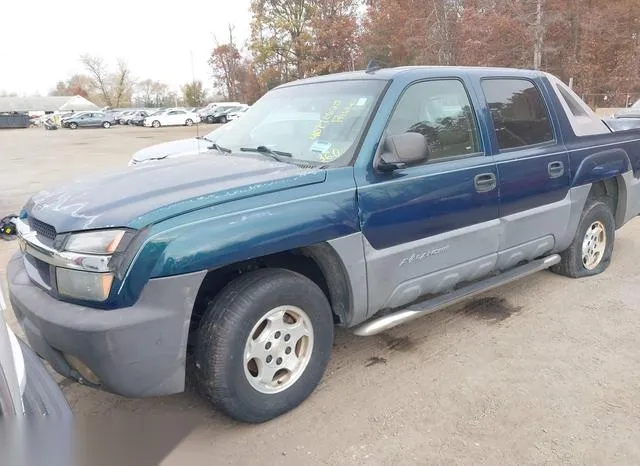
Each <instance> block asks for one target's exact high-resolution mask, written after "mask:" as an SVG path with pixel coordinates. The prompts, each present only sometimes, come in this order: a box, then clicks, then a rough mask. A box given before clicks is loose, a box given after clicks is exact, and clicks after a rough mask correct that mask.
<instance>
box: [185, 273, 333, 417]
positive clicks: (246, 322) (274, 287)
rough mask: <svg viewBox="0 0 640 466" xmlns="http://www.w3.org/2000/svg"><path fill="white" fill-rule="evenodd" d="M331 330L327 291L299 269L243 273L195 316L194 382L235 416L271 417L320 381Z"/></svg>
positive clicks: (293, 404)
mask: <svg viewBox="0 0 640 466" xmlns="http://www.w3.org/2000/svg"><path fill="white" fill-rule="evenodd" d="M333 330H334V329H333V317H332V314H331V308H330V306H329V302H328V300H327V297H326V296H325V294H324V293H323V292H322V290H321V289H320V288H319V287H318V285H316V284H315V283H314V282H312V281H311V280H309V279H308V278H306V277H305V276H303V275H300V274H298V273H295V272H292V271H289V270H284V269H261V270H257V271H254V272H250V273H247V274H245V275H242V276H241V277H239V278H237V279H236V280H234V281H233V282H231V284H229V285H228V286H227V287H226V288H225V289H224V290H223V291H222V292H221V293H220V294H219V295H218V296H217V297H216V299H215V300H214V301H213V302H212V303H211V304H210V305H209V308H208V309H207V311H206V313H205V315H204V317H203V319H202V321H201V324H200V328H199V330H198V336H197V341H196V350H195V366H196V374H197V377H198V381H199V385H200V388H201V390H202V391H203V392H204V394H205V395H206V396H207V397H208V398H209V399H210V400H211V401H212V402H213V404H214V405H215V406H217V407H218V408H219V409H220V410H222V411H223V412H224V413H226V414H227V415H228V416H230V417H232V418H233V419H236V420H239V421H244V422H252V423H258V422H264V421H268V420H270V419H273V418H275V417H277V416H279V415H281V414H284V413H286V412H288V411H290V410H292V409H294V408H296V407H297V406H298V405H299V404H300V403H302V402H303V401H304V400H305V399H306V398H307V397H308V396H309V395H310V394H311V393H312V392H313V391H314V390H315V388H316V387H317V385H318V384H319V383H320V380H321V379H322V376H323V374H324V371H325V369H326V366H327V363H328V361H329V356H330V353H331V347H332V345H333Z"/></svg>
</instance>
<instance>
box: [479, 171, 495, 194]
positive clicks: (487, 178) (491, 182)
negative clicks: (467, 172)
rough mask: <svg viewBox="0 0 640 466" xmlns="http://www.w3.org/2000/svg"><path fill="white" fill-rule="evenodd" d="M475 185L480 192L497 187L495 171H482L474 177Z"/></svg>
mask: <svg viewBox="0 0 640 466" xmlns="http://www.w3.org/2000/svg"><path fill="white" fill-rule="evenodd" d="M473 186H474V187H475V188H476V191H478V192H479V193H486V192H489V191H493V190H494V189H496V186H497V183H496V175H495V174H493V173H481V174H480V175H476V176H475V177H474V178H473Z"/></svg>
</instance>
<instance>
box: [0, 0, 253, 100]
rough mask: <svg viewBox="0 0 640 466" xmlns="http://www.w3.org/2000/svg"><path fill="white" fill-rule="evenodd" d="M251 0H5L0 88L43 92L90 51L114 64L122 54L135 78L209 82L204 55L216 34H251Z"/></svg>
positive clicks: (78, 67) (243, 36) (173, 82)
mask: <svg viewBox="0 0 640 466" xmlns="http://www.w3.org/2000/svg"><path fill="white" fill-rule="evenodd" d="M249 1H250V0H183V1H167V2H165V3H163V2H162V1H160V0H155V1H154V0H105V1H102V2H98V1H95V0H93V1H90V2H72V3H66V2H60V1H58V0H46V1H45V0H30V1H24V2H17V1H3V2H2V6H1V7H0V15H2V17H3V21H2V40H0V70H1V71H0V91H7V92H17V93H19V94H26V95H29V94H33V93H36V92H39V93H40V94H43V95H46V94H47V93H49V91H50V90H51V89H52V88H54V87H55V84H56V82H57V81H60V80H63V79H66V78H68V77H69V76H71V75H72V74H74V73H80V72H82V71H83V69H82V65H81V64H80V63H79V60H78V58H79V56H80V55H81V54H83V53H90V54H94V55H98V56H101V57H103V58H104V59H105V60H106V61H107V62H108V63H109V64H115V61H116V59H117V58H124V59H125V60H126V61H127V62H128V63H129V66H130V68H131V70H132V71H133V74H134V75H135V77H136V78H139V79H145V78H152V79H157V80H159V81H163V82H165V83H167V84H169V86H171V87H172V89H176V90H177V88H178V87H179V86H180V85H181V84H184V83H185V82H187V81H190V80H191V52H193V64H194V69H195V77H196V79H200V80H202V81H203V82H205V83H206V84H207V87H210V86H211V76H210V75H211V73H210V70H209V66H208V64H207V60H208V57H209V54H210V53H211V50H212V49H213V47H214V45H213V44H214V34H215V36H216V37H218V38H219V39H220V40H221V41H226V40H227V37H228V29H227V24H228V23H233V24H234V25H235V30H234V35H235V36H236V37H237V39H238V41H237V42H238V43H244V41H245V40H246V39H247V37H248V35H249V20H250V14H249Z"/></svg>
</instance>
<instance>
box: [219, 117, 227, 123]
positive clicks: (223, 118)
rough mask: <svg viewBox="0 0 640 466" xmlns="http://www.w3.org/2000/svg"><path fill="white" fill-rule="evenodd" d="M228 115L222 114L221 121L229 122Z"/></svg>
mask: <svg viewBox="0 0 640 466" xmlns="http://www.w3.org/2000/svg"><path fill="white" fill-rule="evenodd" d="M227 121H228V120H227V117H226V115H222V117H221V118H220V123H222V124H225V123H226V122H227Z"/></svg>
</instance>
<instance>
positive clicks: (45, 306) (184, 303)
mask: <svg viewBox="0 0 640 466" xmlns="http://www.w3.org/2000/svg"><path fill="white" fill-rule="evenodd" d="M205 273H206V272H201V273H195V274H189V275H181V276H176V277H168V278H161V279H154V280H151V281H149V283H148V284H147V286H146V287H145V289H144V291H143V292H142V294H141V296H140V299H139V300H138V302H137V303H136V304H135V305H134V306H132V307H129V308H124V309H116V310H112V311H104V310H97V309H92V308H88V307H82V306H77V305H73V304H69V303H65V302H62V301H58V300H55V299H53V298H52V297H51V296H49V295H48V294H47V293H46V292H45V291H43V290H42V289H40V288H39V287H37V286H36V285H34V284H33V283H32V282H31V280H30V279H29V277H28V276H27V273H26V270H25V266H24V262H23V257H22V255H21V254H17V255H16V256H14V257H13V258H12V260H11V261H10V262H9V264H8V266H7V279H8V282H9V298H10V301H11V305H12V307H13V310H14V312H15V314H16V317H17V319H18V321H19V323H20V325H21V326H22V329H23V330H24V332H25V335H26V337H27V340H28V342H29V344H30V346H31V347H32V348H33V349H34V350H35V352H36V353H38V354H39V355H40V356H41V357H42V358H44V359H46V360H47V361H48V362H49V363H50V364H51V366H52V367H53V368H54V369H55V370H56V371H57V372H59V373H60V374H62V375H63V376H65V377H69V378H72V379H76V380H78V379H79V378H80V374H79V373H78V372H77V371H75V370H74V369H73V368H72V367H71V366H70V365H69V363H68V362H67V359H66V358H65V354H66V355H71V356H74V357H75V358H77V359H79V360H80V361H82V363H84V364H85V365H86V366H87V367H88V368H89V369H91V371H92V372H93V373H94V374H95V375H96V376H97V377H98V378H99V379H100V384H99V388H101V389H104V390H106V391H110V392H113V393H117V394H119V395H123V396H129V397H143V396H157V395H168V394H173V393H179V392H181V391H183V390H184V385H185V359H186V345H187V336H188V327H189V320H190V318H191V311H192V309H193V303H194V300H195V297H196V295H197V293H198V289H199V286H200V284H201V282H202V279H203V278H204V275H205Z"/></svg>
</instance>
